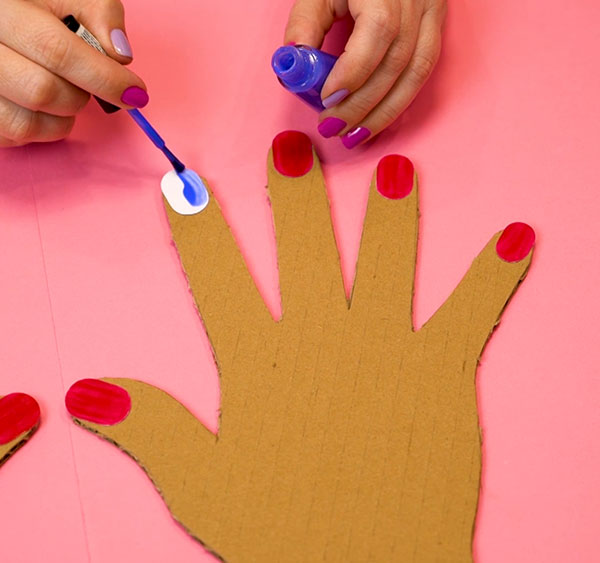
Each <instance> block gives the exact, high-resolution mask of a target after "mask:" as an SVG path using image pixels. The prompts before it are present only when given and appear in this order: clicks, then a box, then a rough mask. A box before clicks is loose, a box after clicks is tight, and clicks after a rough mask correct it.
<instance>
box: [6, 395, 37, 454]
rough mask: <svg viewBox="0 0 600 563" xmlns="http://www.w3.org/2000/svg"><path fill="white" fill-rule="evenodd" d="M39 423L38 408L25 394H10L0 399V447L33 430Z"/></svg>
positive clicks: (34, 401) (35, 402)
mask: <svg viewBox="0 0 600 563" xmlns="http://www.w3.org/2000/svg"><path fill="white" fill-rule="evenodd" d="M39 422H40V406H39V405H38V404H37V401H36V400H35V399H34V398H33V397H30V396H29V395H26V394H25V393H11V394H10V395H6V396H4V397H2V398H1V399H0V445H3V444H8V443H9V442H12V441H13V440H14V439H15V438H17V437H18V436H20V435H21V434H23V433H24V432H28V431H29V430H32V429H33V428H35V427H36V426H37V425H38V424H39Z"/></svg>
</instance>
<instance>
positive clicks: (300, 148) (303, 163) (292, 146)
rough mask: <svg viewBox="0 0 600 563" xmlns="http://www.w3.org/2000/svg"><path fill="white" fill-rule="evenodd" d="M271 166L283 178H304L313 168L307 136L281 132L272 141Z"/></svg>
mask: <svg viewBox="0 0 600 563" xmlns="http://www.w3.org/2000/svg"><path fill="white" fill-rule="evenodd" d="M273 164H274V166H275V168H276V169H277V171H278V172H279V173H280V174H283V175H284V176H291V177H292V178H297V177H298V176H304V174H306V173H307V172H308V171H309V170H310V169H311V168H312V167H313V147H312V143H311V141H310V139H309V138H308V135H306V134H305V133H301V132H300V131H283V132H281V133H279V135H277V136H276V137H275V138H274V139H273Z"/></svg>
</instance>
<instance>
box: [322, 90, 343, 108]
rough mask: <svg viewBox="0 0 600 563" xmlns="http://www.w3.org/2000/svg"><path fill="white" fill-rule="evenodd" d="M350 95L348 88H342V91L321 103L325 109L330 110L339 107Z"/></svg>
mask: <svg viewBox="0 0 600 563" xmlns="http://www.w3.org/2000/svg"><path fill="white" fill-rule="evenodd" d="M349 94H350V90H348V88H342V89H341V90H338V91H337V92H334V93H333V94H331V95H329V96H327V97H326V98H323V100H321V103H322V104H323V107H325V108H326V109H329V108H332V107H333V106H337V105H338V104H339V103H340V102H341V101H342V100H344V99H346V98H347V97H348V95H349Z"/></svg>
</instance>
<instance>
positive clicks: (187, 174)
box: [127, 109, 208, 206]
mask: <svg viewBox="0 0 600 563" xmlns="http://www.w3.org/2000/svg"><path fill="white" fill-rule="evenodd" d="M127 113H128V114H129V115H130V116H131V117H132V118H133V120H134V121H135V122H136V123H137V124H138V125H139V126H140V127H141V129H142V131H143V132H144V133H146V135H147V136H148V138H149V139H150V140H151V141H152V142H153V143H154V145H155V146H156V147H157V148H158V149H159V150H161V151H162V153H163V154H164V155H165V156H166V157H167V158H168V159H169V162H170V163H171V164H172V165H173V168H174V169H175V172H177V175H178V176H179V178H180V179H181V181H182V182H183V195H184V196H185V199H187V200H188V201H189V202H190V205H195V206H197V205H203V204H205V203H206V201H207V200H208V190H207V189H206V186H205V185H204V182H202V178H200V176H198V174H196V173H195V172H194V171H193V170H188V169H187V168H186V167H185V165H184V164H183V162H181V160H179V159H178V158H177V157H176V156H175V155H174V154H173V153H172V152H171V151H170V150H169V148H167V145H166V143H165V141H164V139H163V138H162V137H161V136H160V135H159V134H158V132H157V131H156V129H154V127H152V125H150V122H149V121H148V120H147V119H146V118H145V117H144V116H143V115H142V113H141V112H140V110H139V109H129V110H127Z"/></svg>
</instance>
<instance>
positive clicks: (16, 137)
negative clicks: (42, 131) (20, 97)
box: [6, 108, 35, 143]
mask: <svg viewBox="0 0 600 563" xmlns="http://www.w3.org/2000/svg"><path fill="white" fill-rule="evenodd" d="M34 126H35V114H34V113H33V112H30V111H27V110H26V109H23V108H19V109H18V110H17V111H15V112H14V113H13V114H12V116H11V117H10V118H9V119H8V123H7V124H6V136H7V137H8V138H9V139H11V140H12V141H15V142H16V143H26V142H28V141H30V140H31V139H32V137H33V133H34Z"/></svg>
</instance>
